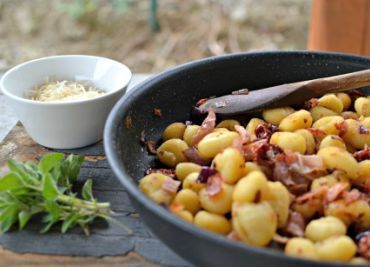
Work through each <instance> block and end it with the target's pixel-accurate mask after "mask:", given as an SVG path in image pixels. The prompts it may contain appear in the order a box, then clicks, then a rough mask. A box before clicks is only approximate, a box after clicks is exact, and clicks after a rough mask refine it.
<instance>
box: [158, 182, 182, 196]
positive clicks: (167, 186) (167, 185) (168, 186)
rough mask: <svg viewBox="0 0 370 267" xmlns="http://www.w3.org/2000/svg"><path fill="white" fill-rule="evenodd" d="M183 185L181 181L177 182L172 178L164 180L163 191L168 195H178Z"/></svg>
mask: <svg viewBox="0 0 370 267" xmlns="http://www.w3.org/2000/svg"><path fill="white" fill-rule="evenodd" d="M180 185H181V182H180V181H176V180H174V179H172V178H168V179H166V180H164V182H163V184H162V189H163V190H164V191H166V192H168V193H176V192H177V190H178V189H179V187H180Z"/></svg>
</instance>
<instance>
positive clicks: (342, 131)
mask: <svg viewBox="0 0 370 267" xmlns="http://www.w3.org/2000/svg"><path fill="white" fill-rule="evenodd" d="M335 128H337V129H338V130H339V134H338V135H339V136H343V135H344V134H345V133H346V132H347V130H348V124H347V122H346V121H342V122H337V123H335Z"/></svg>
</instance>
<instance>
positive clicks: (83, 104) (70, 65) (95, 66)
mask: <svg viewBox="0 0 370 267" xmlns="http://www.w3.org/2000/svg"><path fill="white" fill-rule="evenodd" d="M131 76H132V74H131V71H130V70H129V68H128V67H127V66H125V65H124V64H121V63H119V62H117V61H114V60H111V59H108V58H103V57H97V56H85V55H65V56H52V57H45V58H40V59H36V60H32V61H28V62H25V63H23V64H20V65H18V66H16V67H14V68H12V69H10V70H9V71H8V72H6V73H5V74H4V76H3V77H2V79H1V81H0V88H1V89H2V91H3V93H4V95H5V96H6V99H7V102H8V104H9V105H10V106H11V107H12V108H13V109H14V111H15V113H16V115H17V116H18V118H19V120H20V121H21V122H22V124H23V125H24V127H25V129H26V131H27V132H28V133H29V135H30V136H31V137H32V139H33V140H34V141H36V142H37V143H39V144H41V145H43V146H46V147H50V148H59V149H70V148H77V147H83V146H87V145H90V144H92V143H95V142H97V141H99V140H101V138H102V135H103V129H104V124H105V121H106V118H107V116H108V114H109V112H110V110H111V109H112V107H113V105H114V104H115V103H116V102H117V100H118V99H119V98H121V97H122V96H123V94H124V93H125V91H126V88H127V86H128V84H129V82H130V80H131ZM47 77H49V78H55V79H57V80H77V81H78V80H88V81H91V82H92V83H93V84H94V85H95V86H96V87H97V88H100V89H102V90H104V91H106V92H107V93H105V94H104V95H102V96H99V97H97V98H93V99H89V100H81V101H74V102H65V103H64V102H60V103H52V102H40V101H33V100H30V99H26V98H24V96H25V93H26V92H27V91H29V90H31V89H33V88H34V87H35V86H37V85H39V84H42V83H43V82H44V81H45V79H46V78H47Z"/></svg>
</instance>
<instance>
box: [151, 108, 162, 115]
mask: <svg viewBox="0 0 370 267" xmlns="http://www.w3.org/2000/svg"><path fill="white" fill-rule="evenodd" d="M153 114H154V116H156V117H162V111H161V110H160V109H159V108H155V109H153Z"/></svg>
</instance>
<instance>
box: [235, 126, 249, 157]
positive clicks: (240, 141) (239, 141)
mask: <svg viewBox="0 0 370 267" xmlns="http://www.w3.org/2000/svg"><path fill="white" fill-rule="evenodd" d="M234 128H235V130H236V131H237V132H238V133H239V136H238V137H237V138H235V139H234V141H233V143H232V145H231V146H232V147H233V148H235V149H237V150H239V151H240V152H241V153H243V151H244V149H243V148H244V146H245V145H246V144H248V143H250V142H251V137H250V135H249V134H248V132H247V130H246V129H245V128H244V127H243V126H240V125H235V126H234Z"/></svg>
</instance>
